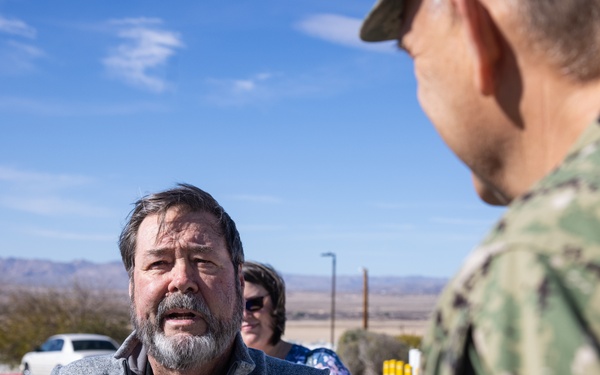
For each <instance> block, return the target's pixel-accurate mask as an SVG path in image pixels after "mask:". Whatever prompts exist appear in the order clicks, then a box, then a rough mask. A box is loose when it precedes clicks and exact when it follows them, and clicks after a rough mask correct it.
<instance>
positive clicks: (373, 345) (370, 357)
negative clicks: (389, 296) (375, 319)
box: [337, 329, 410, 375]
mask: <svg viewBox="0 0 600 375" xmlns="http://www.w3.org/2000/svg"><path fill="white" fill-rule="evenodd" d="M409 349H410V348H409V346H408V345H406V344H405V343H403V342H400V341H399V340H398V339H396V338H394V337H393V336H389V335H385V334H381V333H374V332H369V331H365V330H362V329H356V330H350V331H346V332H344V334H343V335H342V337H340V340H339V341H338V348H337V353H338V355H339V356H340V358H341V359H342V361H343V362H344V364H345V365H346V366H347V367H348V370H350V373H352V375H381V374H382V372H383V361H385V360H388V359H398V360H402V361H404V362H408V350H409Z"/></svg>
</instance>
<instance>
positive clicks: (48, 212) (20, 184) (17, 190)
mask: <svg viewBox="0 0 600 375" xmlns="http://www.w3.org/2000/svg"><path fill="white" fill-rule="evenodd" d="M0 182H4V183H2V184H0V206H2V207H6V208H10V209H13V210H17V211H21V212H28V213H32V214H36V215H43V216H64V215H74V216H81V217H108V216H112V214H113V212H112V211H111V210H109V209H107V208H105V207H102V206H98V205H94V204H89V203H86V202H80V201H76V200H73V199H70V198H63V197H62V196H61V195H62V194H63V193H64V190H65V189H69V188H73V187H81V186H85V185H89V184H91V183H92V182H93V179H91V178H89V177H86V176H79V175H67V174H50V173H40V172H30V171H22V170H18V169H15V168H11V167H6V166H0Z"/></svg>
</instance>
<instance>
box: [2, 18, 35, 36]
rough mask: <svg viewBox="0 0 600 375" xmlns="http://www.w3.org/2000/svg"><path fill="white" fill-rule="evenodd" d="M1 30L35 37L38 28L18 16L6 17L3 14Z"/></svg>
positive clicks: (11, 33)
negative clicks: (17, 17)
mask: <svg viewBox="0 0 600 375" xmlns="http://www.w3.org/2000/svg"><path fill="white" fill-rule="evenodd" d="M0 32H3V33H6V34H10V35H16V36H22V37H25V38H29V39H35V37H36V36H37V31H36V29H34V28H33V27H31V26H29V25H28V24H26V23H25V22H23V21H21V20H19V19H16V18H13V19H9V18H5V17H3V16H2V15H0Z"/></svg>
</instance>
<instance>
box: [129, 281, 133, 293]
mask: <svg viewBox="0 0 600 375" xmlns="http://www.w3.org/2000/svg"><path fill="white" fill-rule="evenodd" d="M131 297H133V280H132V278H129V298H131Z"/></svg>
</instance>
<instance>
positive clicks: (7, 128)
mask: <svg viewBox="0 0 600 375" xmlns="http://www.w3.org/2000/svg"><path fill="white" fill-rule="evenodd" d="M371 6H372V1H370V0H344V1H339V0H328V1H322V0H303V1H300V2H292V1H283V2H282V1H272V0H257V1H252V2H234V3H228V2H205V1H204V2H199V1H196V2H184V1H158V0H144V1H141V0H131V1H114V0H86V1H75V0H53V1H51V2H50V1H48V2H39V1H33V0H0V83H1V84H0V126H1V130H2V133H1V134H2V136H1V137H0V236H1V238H2V241H1V243H2V245H1V246H0V257H4V258H6V257H18V258H32V259H49V260H54V261H61V262H62V261H72V260H75V259H86V260H90V261H93V262H109V261H114V260H119V259H120V258H119V254H118V250H117V245H116V241H117V236H118V234H119V232H120V229H121V227H122V225H123V223H124V220H125V217H126V216H127V214H128V213H129V211H130V210H131V208H132V205H131V204H132V202H133V201H135V200H136V199H137V198H139V197H140V196H141V195H144V194H147V193H149V192H154V191H156V190H161V189H165V188H169V187H172V186H174V184H175V183H177V182H188V183H192V184H195V185H197V186H199V187H201V188H203V189H205V190H207V191H208V192H210V193H211V194H212V195H213V196H215V198H217V200H218V201H219V202H220V203H221V204H222V205H223V206H224V207H225V209H226V210H227V211H228V212H229V213H230V214H231V216H232V217H233V218H234V220H235V221H236V223H237V224H238V228H239V231H240V234H241V236H242V241H243V243H244V247H245V252H246V257H247V258H248V259H252V260H257V261H262V262H267V263H270V264H272V265H273V266H275V267H276V268H277V269H279V270H280V271H282V272H284V273H298V274H324V275H325V274H329V273H330V269H331V261H330V259H327V258H323V257H321V253H323V252H330V251H333V252H335V253H336V254H337V265H338V269H337V271H338V273H340V274H348V275H351V274H359V273H360V272H361V271H360V269H361V268H362V267H365V268H367V269H368V270H369V272H370V274H372V275H398V276H406V275H428V276H441V277H446V276H450V275H452V274H453V273H454V272H455V271H456V270H457V268H458V267H459V266H460V264H461V262H462V260H463V259H464V258H465V256H466V255H467V254H468V252H469V251H470V250H471V249H472V248H473V247H474V246H475V245H476V244H477V243H478V242H479V241H480V240H481V239H482V237H483V236H484V235H485V233H486V232H487V230H488V228H489V227H490V226H491V225H492V224H493V223H494V221H495V220H496V219H497V218H498V217H499V216H500V215H501V213H502V212H503V209H500V208H494V207H490V206H487V205H485V204H484V203H482V202H480V201H479V199H478V198H477V196H476V195H475V193H474V192H473V189H472V187H471V180H470V175H469V172H468V170H467V169H466V167H465V166H463V165H462V164H461V162H460V161H459V160H458V159H457V158H456V157H455V156H454V155H453V154H452V153H451V152H450V150H449V149H448V148H447V147H446V146H445V145H444V143H443V142H442V141H441V140H440V138H439V137H438V135H437V134H436V132H435V130H434V128H433V126H432V125H431V124H430V122H429V121H428V119H427V118H426V117H425V115H424V114H423V112H422V111H421V109H420V107H419V104H418V102H417V99H416V95H415V92H416V83H415V80H414V76H413V72H412V63H411V61H410V59H409V58H408V57H407V56H406V55H404V54H403V53H401V52H400V51H399V50H398V49H397V48H396V47H395V45H394V44H393V43H392V42H389V43H377V44H366V43H362V42H360V41H359V39H358V37H357V34H358V28H359V25H360V20H361V19H362V18H363V17H364V15H365V14H366V13H367V12H368V11H369V9H370V8H371Z"/></svg>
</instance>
